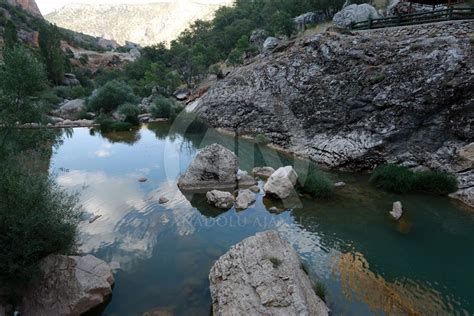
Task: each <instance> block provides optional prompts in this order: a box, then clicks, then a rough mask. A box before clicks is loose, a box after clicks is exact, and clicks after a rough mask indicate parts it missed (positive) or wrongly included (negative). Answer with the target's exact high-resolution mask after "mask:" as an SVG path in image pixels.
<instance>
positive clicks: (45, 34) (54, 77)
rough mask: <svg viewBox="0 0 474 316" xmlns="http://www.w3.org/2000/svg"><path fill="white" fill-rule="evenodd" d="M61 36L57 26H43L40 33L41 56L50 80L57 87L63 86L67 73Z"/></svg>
mask: <svg viewBox="0 0 474 316" xmlns="http://www.w3.org/2000/svg"><path fill="white" fill-rule="evenodd" d="M60 36H61V35H60V32H59V30H58V27H57V26H56V25H47V24H43V25H41V27H40V31H39V46H40V51H41V56H43V60H44V62H45V64H46V71H47V74H48V79H49V80H51V81H52V82H53V83H54V84H56V85H59V84H61V82H62V80H63V78H64V71H65V57H64V54H63V52H62V51H61V42H60V40H61V37H60Z"/></svg>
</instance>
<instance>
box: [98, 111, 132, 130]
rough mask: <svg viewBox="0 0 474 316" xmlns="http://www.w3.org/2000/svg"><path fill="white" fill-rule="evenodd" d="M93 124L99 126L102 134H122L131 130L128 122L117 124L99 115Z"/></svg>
mask: <svg viewBox="0 0 474 316" xmlns="http://www.w3.org/2000/svg"><path fill="white" fill-rule="evenodd" d="M95 122H96V123H97V124H99V125H100V127H99V129H100V131H101V132H103V133H108V132H123V131H129V130H131V129H132V128H133V124H130V123H128V122H117V121H114V120H113V119H111V118H110V117H108V116H106V115H100V116H99V117H97V118H96V120H95Z"/></svg>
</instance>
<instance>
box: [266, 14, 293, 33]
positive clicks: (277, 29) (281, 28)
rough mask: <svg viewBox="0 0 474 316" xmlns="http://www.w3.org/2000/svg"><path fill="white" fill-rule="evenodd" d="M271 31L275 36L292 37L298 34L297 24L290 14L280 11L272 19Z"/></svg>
mask: <svg viewBox="0 0 474 316" xmlns="http://www.w3.org/2000/svg"><path fill="white" fill-rule="evenodd" d="M270 30H271V31H272V32H273V33H275V34H278V35H285V36H288V37H290V36H291V35H293V34H294V33H295V32H296V27H295V22H294V21H293V19H292V18H291V15H290V14H288V13H286V12H281V11H278V12H276V13H275V14H273V15H272V17H271V20H270Z"/></svg>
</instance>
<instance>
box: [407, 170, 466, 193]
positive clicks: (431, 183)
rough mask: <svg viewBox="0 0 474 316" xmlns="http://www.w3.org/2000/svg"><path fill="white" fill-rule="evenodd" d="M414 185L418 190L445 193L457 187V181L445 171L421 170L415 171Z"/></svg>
mask: <svg viewBox="0 0 474 316" xmlns="http://www.w3.org/2000/svg"><path fill="white" fill-rule="evenodd" d="M414 187H415V188H416V190H417V191H420V192H426V193H432V194H438V195H447V194H449V193H452V192H454V191H456V190H457V189H458V183H457V180H456V178H455V177H454V176H453V175H450V174H448V173H446V172H440V171H421V172H415V180H414Z"/></svg>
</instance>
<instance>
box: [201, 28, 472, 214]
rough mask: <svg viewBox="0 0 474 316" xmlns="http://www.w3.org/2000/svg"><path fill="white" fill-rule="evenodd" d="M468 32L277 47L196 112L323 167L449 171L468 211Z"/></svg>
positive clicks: (431, 31)
mask: <svg viewBox="0 0 474 316" xmlns="http://www.w3.org/2000/svg"><path fill="white" fill-rule="evenodd" d="M473 32H474V22H472V21H459V22H448V23H437V24H429V25H423V26H411V27H402V28H389V29H384V30H376V31H363V32H355V33H348V32H347V31H338V30H337V29H333V30H332V31H331V30H330V31H328V32H325V33H321V34H315V35H312V36H309V37H305V38H301V39H297V40H294V41H289V42H282V43H280V44H279V45H278V46H276V47H275V48H274V49H273V50H272V51H271V52H270V53H269V52H265V53H262V54H261V55H259V56H257V57H255V58H254V59H252V60H251V61H249V62H248V63H247V64H245V65H244V66H242V67H240V68H237V69H235V70H234V71H233V72H232V73H231V74H230V75H228V76H227V77H226V78H225V79H223V80H220V81H218V82H217V83H216V84H215V85H214V86H213V87H212V88H211V89H210V90H209V92H208V93H207V94H206V95H204V96H203V97H202V98H201V99H200V100H198V104H197V105H196V104H195V105H193V108H194V111H195V112H196V113H198V115H199V116H200V117H202V118H203V119H205V120H206V121H207V122H208V123H209V124H210V125H212V126H214V127H219V128H226V129H229V130H232V131H234V132H236V133H238V134H239V135H245V134H250V135H257V134H264V135H266V136H267V137H268V138H269V139H270V140H271V141H272V142H273V143H274V144H276V145H278V146H280V147H282V148H284V149H286V150H288V151H291V152H293V153H296V154H298V155H301V156H304V157H309V158H311V159H312V160H313V161H315V162H317V163H319V164H321V165H324V166H327V167H330V168H337V169H345V170H364V169H368V170H370V169H373V168H374V167H375V166H377V165H380V164H383V163H395V164H399V165H404V166H407V167H410V168H417V169H422V168H430V169H441V170H444V171H448V172H452V173H455V174H456V175H457V177H458V181H459V184H460V188H461V190H462V192H458V194H457V197H459V198H461V199H462V200H463V201H464V202H466V203H467V204H470V205H471V206H474V203H473V200H474V199H473V195H474V173H473V171H472V167H473V161H474V159H473V157H472V154H468V155H465V154H464V155H463V153H465V152H466V150H465V149H466V148H468V146H469V144H470V143H472V142H473V141H474V129H473V128H472V123H473V120H474V92H473V90H472V87H473V86H474V75H473V74H474V57H473V56H474V54H473V40H474V39H473V37H472V34H473ZM466 146H467V147H466ZM463 148H464V149H463ZM461 160H462V161H464V162H463V163H460V161H461ZM466 161H467V163H466Z"/></svg>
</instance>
